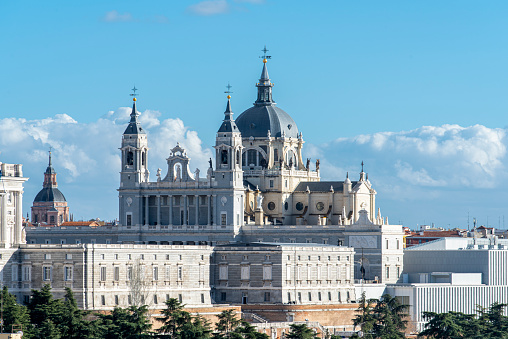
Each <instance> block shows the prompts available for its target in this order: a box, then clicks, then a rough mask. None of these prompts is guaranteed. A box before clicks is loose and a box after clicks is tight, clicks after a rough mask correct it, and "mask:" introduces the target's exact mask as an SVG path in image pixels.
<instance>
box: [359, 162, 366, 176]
mask: <svg viewBox="0 0 508 339" xmlns="http://www.w3.org/2000/svg"><path fill="white" fill-rule="evenodd" d="M360 181H365V172H364V171H363V160H362V171H361V172H360Z"/></svg>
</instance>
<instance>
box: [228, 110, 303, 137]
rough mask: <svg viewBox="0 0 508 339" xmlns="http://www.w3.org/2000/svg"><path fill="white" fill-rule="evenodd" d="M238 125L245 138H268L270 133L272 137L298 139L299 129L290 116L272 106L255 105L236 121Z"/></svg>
mask: <svg viewBox="0 0 508 339" xmlns="http://www.w3.org/2000/svg"><path fill="white" fill-rule="evenodd" d="M235 122H236V125H237V126H238V129H239V130H240V132H241V133H242V137H243V138H248V137H255V138H257V137H266V136H267V134H268V131H270V134H271V136H272V137H281V136H282V134H283V133H284V134H285V135H286V137H291V138H298V127H297V126H296V123H295V121H294V120H293V118H291V116H290V115H289V114H287V113H286V112H284V111H283V110H282V109H280V108H278V107H276V106H275V105H274V104H271V105H255V106H254V107H251V108H249V109H248V110H246V111H245V112H243V113H242V114H240V115H239V116H238V118H237V119H236V121H235Z"/></svg>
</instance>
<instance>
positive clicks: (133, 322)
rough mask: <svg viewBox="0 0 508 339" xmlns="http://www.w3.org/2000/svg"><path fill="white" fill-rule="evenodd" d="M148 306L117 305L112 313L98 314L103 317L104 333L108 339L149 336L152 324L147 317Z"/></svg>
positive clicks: (129, 338) (134, 338) (104, 336)
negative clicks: (127, 306)
mask: <svg viewBox="0 0 508 339" xmlns="http://www.w3.org/2000/svg"><path fill="white" fill-rule="evenodd" d="M147 311H148V310H147V307H146V306H141V307H137V306H131V307H129V308H121V307H115V309H114V310H113V312H111V314H97V316H98V317H99V318H100V319H101V326H100V327H101V328H102V331H103V333H102V335H101V336H100V337H102V338H107V339H118V338H122V339H139V338H148V337H149V336H150V335H151V334H150V329H151V327H152V324H150V321H149V320H148V317H147Z"/></svg>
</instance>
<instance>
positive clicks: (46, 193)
mask: <svg viewBox="0 0 508 339" xmlns="http://www.w3.org/2000/svg"><path fill="white" fill-rule="evenodd" d="M51 201H57V202H64V201H67V200H65V197H64V195H63V194H62V192H60V190H59V189H58V188H56V187H44V188H43V189H41V190H40V191H39V193H37V195H36V196H35V199H34V203H35V202H51Z"/></svg>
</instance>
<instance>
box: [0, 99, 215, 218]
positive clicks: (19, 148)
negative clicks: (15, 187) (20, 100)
mask: <svg viewBox="0 0 508 339" xmlns="http://www.w3.org/2000/svg"><path fill="white" fill-rule="evenodd" d="M130 112H131V108H129V107H121V108H118V109H117V110H115V111H111V112H108V113H107V114H105V115H103V116H102V117H101V118H99V119H98V120H97V121H95V122H91V123H80V122H77V121H76V120H74V119H73V118H72V117H70V116H69V115H66V114H58V115H55V116H54V117H50V118H45V119H40V120H25V119H16V118H5V119H0V150H2V152H1V153H0V161H1V162H7V163H21V164H23V172H24V176H26V177H29V178H30V180H29V181H28V182H27V183H26V184H25V195H24V196H25V199H24V210H25V213H26V212H27V211H29V209H30V206H31V204H32V200H33V198H34V197H35V195H36V194H37V192H38V191H39V190H40V188H41V185H42V181H43V172H44V170H45V168H46V166H47V163H48V150H49V147H50V146H51V147H52V148H53V157H52V158H53V165H54V167H55V169H56V171H57V173H58V178H57V179H58V182H59V184H60V185H59V186H60V189H61V190H62V192H63V193H64V195H65V196H66V198H67V200H68V202H69V206H70V208H71V213H76V217H77V218H81V217H85V218H88V217H90V218H92V217H101V218H106V219H112V218H114V217H116V216H117V214H118V212H117V209H118V207H117V206H118V203H117V198H116V196H117V192H116V189H117V188H118V185H119V174H118V172H119V171H120V167H121V166H120V160H121V159H120V151H119V150H118V148H119V147H120V145H121V136H122V133H123V132H124V130H125V128H126V126H127V123H128V121H129V119H130V117H129V114H130ZM160 116H161V114H160V112H158V111H152V110H146V111H144V112H142V113H141V115H140V116H139V120H140V123H141V124H142V126H143V128H144V129H145V130H146V132H147V134H148V138H149V140H148V142H149V147H150V151H149V154H148V165H149V170H150V172H151V180H155V179H156V178H155V173H156V171H157V168H158V167H160V168H162V172H163V174H164V175H165V173H166V171H167V164H166V160H165V159H166V158H167V157H168V155H169V152H170V149H171V148H173V147H174V145H176V142H180V144H181V145H182V146H183V147H185V148H187V150H188V153H189V156H190V157H192V159H191V169H192V170H194V169H195V168H196V167H197V168H200V169H201V173H206V168H207V167H208V162H207V160H208V158H209V157H211V156H212V151H211V149H209V148H203V147H202V142H201V139H200V138H199V137H198V134H197V133H196V132H195V131H192V130H189V128H188V127H186V126H185V124H184V122H183V121H182V120H180V119H163V120H160Z"/></svg>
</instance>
